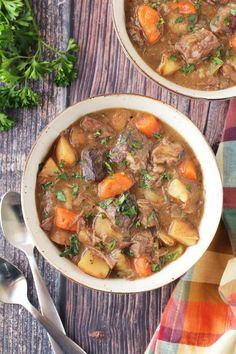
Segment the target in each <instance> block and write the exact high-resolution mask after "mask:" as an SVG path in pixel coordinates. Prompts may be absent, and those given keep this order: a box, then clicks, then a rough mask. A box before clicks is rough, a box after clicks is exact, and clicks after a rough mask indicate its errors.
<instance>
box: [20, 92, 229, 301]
mask: <svg viewBox="0 0 236 354" xmlns="http://www.w3.org/2000/svg"><path fill="white" fill-rule="evenodd" d="M110 97H112V98H121V99H122V98H127V99H128V98H129V97H134V98H141V99H143V100H145V101H146V100H147V101H148V100H152V101H153V102H154V104H155V103H156V104H157V105H158V104H159V105H162V106H166V107H167V108H168V109H169V110H171V111H172V112H173V114H174V113H175V114H177V115H178V116H179V117H181V119H182V120H183V121H185V124H186V123H187V124H189V125H191V127H192V129H193V130H195V132H198V134H199V136H201V138H203V141H204V143H205V147H206V150H207V151H208V153H209V154H210V155H211V158H212V161H214V165H215V167H216V169H215V170H216V171H218V172H217V174H218V176H217V177H218V187H220V188H219V190H218V193H219V198H220V200H219V204H218V214H217V215H216V216H217V222H216V223H215V227H214V232H212V236H211V237H208V242H207V243H206V245H205V247H204V249H203V250H201V252H198V256H197V257H196V259H193V260H191V262H189V263H190V265H188V267H187V268H186V267H185V269H184V270H183V271H182V270H181V271H179V272H176V274H175V276H173V275H171V276H170V279H169V280H168V281H166V282H163V283H162V284H160V285H158V284H157V285H156V284H155V282H149V286H146V287H145V289H135V290H134V289H131V290H130V289H127V290H125V291H124V289H123V288H122V289H121V290H113V289H112V285H111V286H109V285H108V287H106V286H105V287H102V285H100V284H99V286H92V285H88V284H86V282H83V281H79V280H78V279H75V278H74V277H71V276H70V275H69V274H68V272H67V270H65V269H63V268H62V267H61V266H58V265H56V264H55V261H53V260H52V259H51V257H50V256H48V254H47V252H46V251H45V250H43V249H41V247H40V246H39V242H38V240H37V237H35V235H34V232H33V230H32V229H31V227H30V226H29V222H28V216H29V214H30V212H29V213H28V211H27V205H26V204H27V200H26V199H25V198H26V197H25V196H26V194H27V192H26V190H27V185H26V183H25V180H26V181H27V178H29V176H27V174H29V171H28V165H29V162H30V161H31V159H32V157H33V154H34V151H35V149H36V148H37V145H38V144H39V142H40V140H41V139H43V136H44V135H46V133H47V130H48V129H50V128H51V127H52V126H53V125H54V124H57V122H58V121H59V120H60V119H61V118H62V117H63V116H64V115H65V114H67V113H68V112H70V111H71V110H74V109H76V108H77V107H78V106H80V105H81V104H87V103H89V102H91V100H93V101H94V100H95V101H96V100H101V99H106V98H108V99H109V98H110ZM113 108H114V109H115V108H121V109H122V108H126V107H122V106H119V105H115V104H114V105H113ZM104 109H108V108H105V107H104ZM130 109H132V108H130ZM99 110H101V109H98V111H99ZM145 111H147V110H145ZM93 112H95V111H93ZM82 117H83V115H82V116H77V118H76V119H75V120H73V122H75V121H76V120H78V119H80V118H82ZM165 123H166V122H165ZM71 124H73V123H68V124H67V127H69V126H70V125H71ZM166 124H169V123H166ZM64 129H66V128H63V130H64ZM173 129H175V128H173ZM61 131H62V130H61ZM182 137H183V138H184V136H182ZM51 140H52V139H51ZM187 143H188V141H187ZM190 147H191V145H190ZM49 148H50V146H48V149H49ZM219 183H220V185H219ZM34 185H36V179H35V184H34ZM33 194H34V195H35V190H34V191H33ZM21 203H22V211H23V216H24V220H25V224H26V227H27V229H28V230H29V232H30V233H31V235H32V238H33V240H34V243H35V246H36V248H37V249H38V251H39V252H40V254H41V255H42V256H43V257H44V259H46V261H47V262H48V263H49V264H50V265H51V266H52V267H53V268H55V269H56V270H57V271H59V272H60V273H61V274H62V275H63V276H64V277H66V278H68V279H70V280H71V281H73V282H75V283H77V284H79V285H81V286H85V287H86V288H89V289H93V290H100V291H103V292H108V293H116V294H130V293H140V292H146V291H151V290H155V289H157V288H160V287H162V286H165V285H167V284H169V283H170V282H172V281H174V280H176V279H178V278H179V277H181V276H182V275H183V274H184V273H185V272H186V271H188V270H189V269H190V268H191V267H192V266H193V265H194V264H195V263H196V262H197V261H198V260H199V259H200V258H201V256H202V255H203V254H204V253H205V251H206V250H207V248H208V247H209V245H210V243H211V241H212V240H213V238H214V236H215V233H216V231H217V228H218V225H219V222H220V219H221V214H222V208H223V185H222V179H221V175H220V172H219V168H218V165H217V162H216V157H215V155H214V153H213V151H212V149H211V146H210V145H209V143H208V142H207V140H206V138H205V136H204V135H203V134H202V133H201V131H200V130H199V129H198V128H197V127H196V126H195V125H194V123H193V122H192V121H191V120H190V119H189V118H188V117H187V116H185V115H184V114H183V113H182V112H180V111H178V110H177V109H176V108H174V107H172V106H170V105H169V104H167V103H165V102H162V101H160V100H157V99H155V98H153V97H149V96H145V95H141V94H132V93H124V94H123V93H118V94H109V93H108V94H102V95H97V96H93V97H89V98H87V99H85V100H82V101H79V102H77V103H75V104H74V105H72V106H70V107H68V108H66V109H65V110H63V111H62V112H61V113H59V114H58V115H57V116H56V117H54V118H53V119H52V121H50V122H49V123H48V124H47V125H46V126H45V127H44V128H43V130H42V131H41V132H40V133H39V135H38V136H37V138H36V140H35V142H34V144H33V146H32V148H31V150H30V152H29V154H28V156H27V159H26V162H25V166H24V170H23V174H22V179H21ZM34 208H35V209H36V210H37V208H36V205H34ZM203 215H204V212H203ZM202 217H203V216H202ZM37 221H39V220H37ZM40 230H41V234H44V236H45V237H46V238H48V236H47V235H46V233H45V232H44V231H43V230H42V229H40ZM48 240H49V238H48ZM49 241H50V243H51V244H53V242H52V241H51V240H49ZM55 247H56V246H55ZM58 254H59V252H58ZM58 258H59V256H58ZM63 260H65V261H67V262H69V264H73V263H72V262H71V261H69V260H67V259H65V258H63ZM177 261H178V260H177ZM177 261H175V262H173V263H175V264H176V262H177ZM67 264H68V263H67ZM170 264H172V263H170ZM75 267H76V266H75ZM166 267H168V265H167V266H166ZM166 267H165V268H166ZM84 274H85V276H86V277H87V276H89V275H87V274H86V273H84ZM158 274H159V273H155V274H153V275H152V276H150V277H147V278H142V279H141V280H146V279H150V278H152V279H153V278H154V277H155V276H157V275H158ZM89 277H90V276H89ZM91 278H94V277H91ZM95 279H97V278H95ZM109 280H114V279H113V278H111V279H109V278H107V279H99V281H100V283H102V282H104V281H105V282H109ZM122 280H125V279H122ZM138 281H140V280H139V279H138V280H133V281H130V280H129V281H127V280H126V282H128V284H130V283H134V282H138ZM146 283H147V284H148V282H146Z"/></svg>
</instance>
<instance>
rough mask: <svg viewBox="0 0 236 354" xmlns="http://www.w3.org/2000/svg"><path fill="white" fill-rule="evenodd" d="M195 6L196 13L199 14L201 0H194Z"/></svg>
mask: <svg viewBox="0 0 236 354" xmlns="http://www.w3.org/2000/svg"><path fill="white" fill-rule="evenodd" d="M195 6H196V10H197V12H200V9H201V0H196V1H195Z"/></svg>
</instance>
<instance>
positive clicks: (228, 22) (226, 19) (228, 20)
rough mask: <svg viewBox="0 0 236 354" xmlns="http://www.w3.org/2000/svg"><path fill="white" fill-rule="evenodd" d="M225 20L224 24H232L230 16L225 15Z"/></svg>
mask: <svg viewBox="0 0 236 354" xmlns="http://www.w3.org/2000/svg"><path fill="white" fill-rule="evenodd" d="M223 22H224V25H225V26H229V24H230V19H229V18H228V17H225V18H224V21H223Z"/></svg>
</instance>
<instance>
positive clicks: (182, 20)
mask: <svg viewBox="0 0 236 354" xmlns="http://www.w3.org/2000/svg"><path fill="white" fill-rule="evenodd" d="M182 22H184V18H183V16H179V17H177V18H176V20H175V23H182Z"/></svg>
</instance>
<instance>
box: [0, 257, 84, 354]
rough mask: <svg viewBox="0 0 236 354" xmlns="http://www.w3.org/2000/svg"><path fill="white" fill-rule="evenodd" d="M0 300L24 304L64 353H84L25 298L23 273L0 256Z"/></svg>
mask: <svg viewBox="0 0 236 354" xmlns="http://www.w3.org/2000/svg"><path fill="white" fill-rule="evenodd" d="M0 301H2V302H5V303H7V304H19V305H22V306H24V307H25V308H26V309H27V310H28V311H29V312H30V313H31V315H32V316H33V317H34V318H35V319H36V320H38V321H39V322H40V323H41V324H42V325H43V326H44V328H45V329H46V330H47V331H48V333H49V334H50V335H51V337H52V338H53V339H54V340H55V342H56V343H57V344H58V345H59V347H60V348H61V350H62V352H63V353H66V354H86V353H85V351H84V350H83V349H82V348H80V347H79V346H78V345H77V344H76V343H75V342H73V341H72V340H71V339H70V338H69V337H67V336H66V335H65V334H64V333H62V332H61V331H60V330H59V329H57V327H56V326H55V325H54V323H53V322H52V321H50V320H49V319H48V318H47V317H44V316H43V315H41V313H40V312H38V310H36V308H35V307H34V306H32V305H31V303H30V302H29V300H28V298H27V282H26V279H25V277H24V275H23V273H22V272H21V271H20V270H19V269H18V268H17V267H15V266H14V265H13V264H11V263H10V262H8V261H7V260H5V259H4V258H1V257H0Z"/></svg>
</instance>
